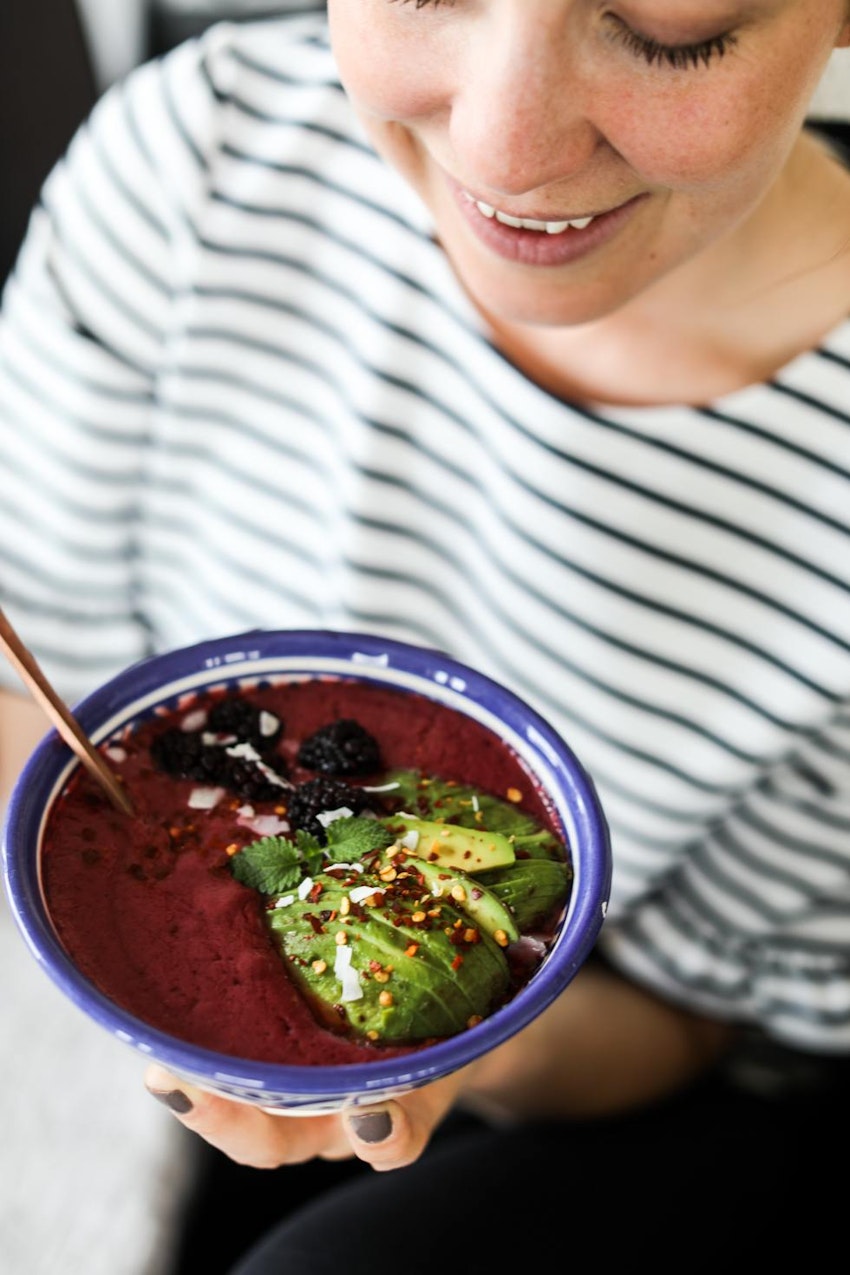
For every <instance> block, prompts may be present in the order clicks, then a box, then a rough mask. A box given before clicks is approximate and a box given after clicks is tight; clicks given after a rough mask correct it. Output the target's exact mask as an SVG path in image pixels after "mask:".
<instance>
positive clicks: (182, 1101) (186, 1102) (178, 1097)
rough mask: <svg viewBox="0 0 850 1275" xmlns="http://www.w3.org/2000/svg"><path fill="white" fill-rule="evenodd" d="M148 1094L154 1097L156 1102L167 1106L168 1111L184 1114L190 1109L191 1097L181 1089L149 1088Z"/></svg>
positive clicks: (179, 1114)
mask: <svg viewBox="0 0 850 1275" xmlns="http://www.w3.org/2000/svg"><path fill="white" fill-rule="evenodd" d="M148 1093H149V1094H152V1095H153V1097H154V1098H156V1100H157V1102H161V1103H163V1104H164V1105H165V1106H166V1107H168V1110H169V1111H174V1112H176V1114H177V1115H178V1116H185V1115H188V1113H189V1112H190V1111H191V1110H192V1106H193V1104H192V1099H191V1098H189V1097H188V1096H187V1095H186V1094H184V1092H183V1090H182V1089H169V1090H162V1089H149V1090H148Z"/></svg>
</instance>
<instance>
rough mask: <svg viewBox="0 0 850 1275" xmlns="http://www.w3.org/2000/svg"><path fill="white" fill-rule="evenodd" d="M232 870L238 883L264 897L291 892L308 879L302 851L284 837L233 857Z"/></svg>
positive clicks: (244, 849)
mask: <svg viewBox="0 0 850 1275" xmlns="http://www.w3.org/2000/svg"><path fill="white" fill-rule="evenodd" d="M230 866H231V871H232V872H233V875H234V876H235V877H236V880H237V881H241V882H242V884H243V885H247V886H250V888H251V889H252V890H259V891H260V892H261V893H262V894H282V893H283V892H284V890H291V889H292V888H293V886H296V885H297V884H298V882H299V881H300V880H301V878H302V876H303V875H304V867H303V863H302V859H301V854H300V853H299V849H298V847H297V846H296V845H294V844H293V843H292V842H291V841H286V840H284V838H283V837H261V838H260V840H259V841H252V842H251V844H250V845H247V846H243V847H242V849H241V850H240V851H239V852H238V854H235V855H234V856H233V858H232V859H231V861H230Z"/></svg>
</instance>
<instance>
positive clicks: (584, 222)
mask: <svg viewBox="0 0 850 1275" xmlns="http://www.w3.org/2000/svg"><path fill="white" fill-rule="evenodd" d="M473 202H474V204H475V207H476V208H477V209H478V211H479V212H480V213H481V216H482V217H488V218H490V217H495V219H496V221H500V222H501V223H502V225H503V226H513V227H514V229H516V230H539V231H541V232H542V233H544V234H547V235H560V234H563V232H564V231H565V230H567V229H568V228H572V229H573V230H584V229H585V228H586V227H587V226H589V225H590V223H591V222H592V221H593V220H594V218H593V217H574V218H573V219H572V221H534V220H533V219H532V218H531V217H511V216H510V215H509V214H508V213H503V212H499V210H498V209H497V208H494V207H493V206H492V204H485V203H482V201H481V200H480V199H476V200H474V201H473Z"/></svg>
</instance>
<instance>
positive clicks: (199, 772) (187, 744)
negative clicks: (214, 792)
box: [151, 727, 286, 801]
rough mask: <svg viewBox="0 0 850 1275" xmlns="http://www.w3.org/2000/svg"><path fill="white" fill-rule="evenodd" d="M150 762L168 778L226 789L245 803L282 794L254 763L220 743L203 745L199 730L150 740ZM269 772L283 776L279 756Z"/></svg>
mask: <svg viewBox="0 0 850 1275" xmlns="http://www.w3.org/2000/svg"><path fill="white" fill-rule="evenodd" d="M246 742H249V741H246ZM151 759H152V761H153V763H154V765H155V766H156V767H157V769H158V770H162V771H165V773H166V774H167V775H175V776H177V777H178V778H181V779H197V780H199V781H200V782H201V783H204V784H209V785H210V786H212V787H222V788H227V789H229V790H230V791H231V792H234V793H236V795H237V796H239V797H244V798H245V799H246V800H248V801H277V800H279V798H280V797H281V795H282V790H281V788H280V785H279V784H274V783H271V782H270V781H269V779H268V778H267V777H266V776H265V775H264V774H263V772H262V770H261V769H260V768H259V766H257V764H256V763H255V762H253V761H251V759H250V758H248V757H232V756H230V754H229V753H228V752H227V750H226V748H225V747H223V746H222V745H221V744H205V743H204V742H203V732H202V731H184V730H180V729H179V728H173V727H172V728H171V729H169V730H165V731H163V732H162V734H161V735H157V736H156V738H155V739H153V740H152V741H151ZM272 769H273V770H274V771H275V773H276V774H278V775H281V777H284V776H285V770H286V767H285V763H284V761H283V758H282V757H281V758H277V757H276V758H275V764H274V766H273V767H272Z"/></svg>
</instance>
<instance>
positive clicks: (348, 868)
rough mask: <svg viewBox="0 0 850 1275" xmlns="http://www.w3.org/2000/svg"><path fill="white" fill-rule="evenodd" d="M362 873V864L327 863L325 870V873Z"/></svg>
mask: <svg viewBox="0 0 850 1275" xmlns="http://www.w3.org/2000/svg"><path fill="white" fill-rule="evenodd" d="M338 871H344V872H363V871H364V868H363V864H362V863H329V864H328V866H327V867H326V868H325V872H338Z"/></svg>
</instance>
